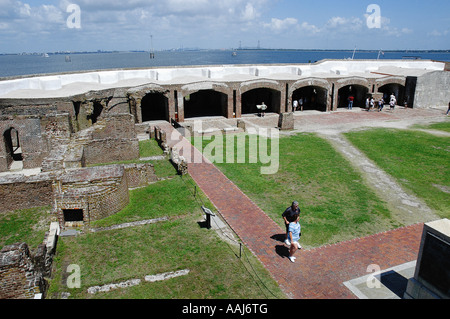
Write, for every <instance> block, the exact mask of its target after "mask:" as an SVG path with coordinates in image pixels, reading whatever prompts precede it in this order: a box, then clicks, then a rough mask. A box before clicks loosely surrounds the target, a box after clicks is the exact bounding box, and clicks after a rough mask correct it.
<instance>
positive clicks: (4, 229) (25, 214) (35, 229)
mask: <svg viewBox="0 0 450 319" xmlns="http://www.w3.org/2000/svg"><path fill="white" fill-rule="evenodd" d="M50 210H51V208H50V207H39V208H29V209H21V210H16V211H13V212H4V213H1V214H0V249H1V247H3V246H6V245H11V244H15V243H19V242H26V243H27V244H28V246H29V247H30V249H35V248H36V247H37V246H38V245H39V244H41V243H42V242H43V241H44V239H45V233H46V232H47V231H48V230H49V227H50V220H51V215H50Z"/></svg>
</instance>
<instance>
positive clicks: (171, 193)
mask: <svg viewBox="0 0 450 319" xmlns="http://www.w3.org/2000/svg"><path fill="white" fill-rule="evenodd" d="M194 193H195V189H194V181H193V180H192V179H191V178H190V177H189V176H183V177H182V176H175V177H173V178H171V179H167V180H163V181H160V182H158V183H155V184H151V185H149V186H147V187H144V188H138V189H134V190H131V191H130V203H129V204H128V205H127V206H126V207H125V208H124V209H123V210H121V211H120V212H118V213H116V214H114V215H112V216H109V217H107V218H104V219H101V220H98V221H95V222H92V223H91V225H92V226H94V227H106V226H111V225H116V224H122V223H128V222H133V221H138V220H143V219H153V218H158V217H163V216H168V217H173V216H179V215H185V214H189V213H192V212H194V211H199V210H200V206H201V201H203V202H205V203H207V204H206V206H207V207H208V208H211V209H212V208H213V205H212V204H211V203H209V202H208V200H207V198H206V196H205V195H204V194H203V193H202V192H200V191H197V194H196V196H197V198H196V199H194V197H193V194H194Z"/></svg>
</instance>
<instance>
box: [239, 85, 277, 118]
mask: <svg viewBox="0 0 450 319" xmlns="http://www.w3.org/2000/svg"><path fill="white" fill-rule="evenodd" d="M263 102H264V104H265V105H267V109H266V113H271V112H278V110H280V103H281V92H280V91H277V90H274V89H269V88H258V89H253V90H250V91H247V92H245V93H243V94H242V114H252V113H258V109H257V108H256V106H257V105H261V104H262V103H263Z"/></svg>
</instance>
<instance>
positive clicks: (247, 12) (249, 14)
mask: <svg viewBox="0 0 450 319" xmlns="http://www.w3.org/2000/svg"><path fill="white" fill-rule="evenodd" d="M257 16H258V13H257V11H256V10H255V8H254V7H253V5H252V4H251V3H247V4H246V6H245V9H244V11H243V13H242V19H243V20H253V19H255V18H256V17H257Z"/></svg>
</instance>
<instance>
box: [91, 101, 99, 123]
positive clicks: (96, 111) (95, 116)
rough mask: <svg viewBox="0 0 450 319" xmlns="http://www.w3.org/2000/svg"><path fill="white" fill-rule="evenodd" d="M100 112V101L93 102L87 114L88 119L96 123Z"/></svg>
mask: <svg viewBox="0 0 450 319" xmlns="http://www.w3.org/2000/svg"><path fill="white" fill-rule="evenodd" d="M102 112H103V105H102V103H100V102H98V101H96V102H94V105H93V110H92V114H91V115H89V116H88V119H90V120H91V121H92V124H95V123H97V121H98V118H99V117H100V115H101V114H102Z"/></svg>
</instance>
